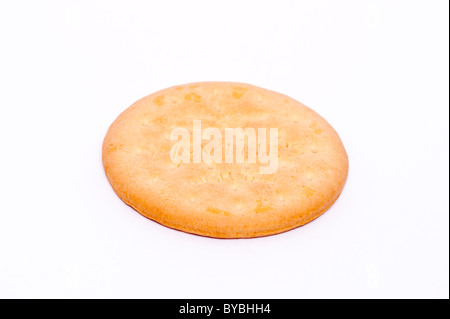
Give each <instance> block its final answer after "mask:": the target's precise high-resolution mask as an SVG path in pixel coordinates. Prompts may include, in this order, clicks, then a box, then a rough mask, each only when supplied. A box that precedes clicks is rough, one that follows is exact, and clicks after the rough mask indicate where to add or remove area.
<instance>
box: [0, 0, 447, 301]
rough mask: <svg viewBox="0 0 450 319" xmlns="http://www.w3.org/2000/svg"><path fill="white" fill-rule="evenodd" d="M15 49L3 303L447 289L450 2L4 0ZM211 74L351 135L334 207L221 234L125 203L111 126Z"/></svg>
mask: <svg viewBox="0 0 450 319" xmlns="http://www.w3.org/2000/svg"><path fill="white" fill-rule="evenodd" d="M0 41H1V42H0V46H1V48H0V87H1V92H0V106H1V116H0V141H1V146H2V151H1V157H0V162H1V165H0V194H1V203H0V297H2V298H23V297H31V298H34V297H39V298H47V297H48V298H50V297H58V298H79V297H85V298H97V297H98V298H100V297H101V298H131V297H133V298H134V297H136V298H207V297H210V298H219V297H221V298H317V297H318V298H372V297H373V298H422V297H425V298H448V297H449V195H448V191H449V180H448V176H449V175H448V174H449V170H448V165H449V148H448V143H449V141H448V136H449V121H448V116H449V107H448V105H449V101H448V84H449V83H448V82H449V81H448V68H449V65H448V2H447V1H438V0H435V1H398V0H397V1H360V0H355V1H312V0H311V1H279V0H277V1H139V2H138V1H53V2H49V1H27V2H25V1H2V2H0ZM208 80H223V81H237V82H247V83H251V84H254V85H258V86H262V87H265V88H268V89H272V90H275V91H278V92H281V93H284V94H287V95H290V96H291V97H293V98H295V99H297V100H299V101H301V102H303V103H304V104H306V105H308V106H310V107H311V108H313V109H315V110H316V111H317V112H318V113H319V114H321V115H322V116H323V117H325V118H326V119H327V120H328V121H329V122H330V123H331V124H332V125H333V126H334V127H335V129H336V130H337V131H338V132H339V134H340V136H341V138H342V140H343V141H344V144H345V146H346V148H347V151H348V154H349V158H350V175H349V178H348V181H347V185H346V187H345V189H344V192H343V193H342V196H341V197H340V199H339V200H338V201H337V202H336V204H335V205H334V206H333V207H332V208H331V209H330V210H329V211H328V212H327V213H326V214H325V215H323V216H322V217H320V218H319V219H317V220H316V221H314V222H312V223H310V224H308V225H307V226H304V227H302V228H298V229H296V230H293V231H290V232H287V233H284V234H280V235H277V236H271V237H267V238H260V239H252V240H217V239H209V238H203V237H198V236H193V235H189V234H185V233H182V232H178V231H174V230H171V229H168V228H165V227H163V226H161V225H159V224H157V223H154V222H152V221H150V220H148V219H146V218H144V217H141V216H140V215H139V214H137V213H135V212H134V211H133V210H132V209H131V208H129V207H128V206H126V205H124V204H123V203H122V202H121V200H120V199H119V198H118V197H117V196H116V195H115V194H114V192H113V191H112V189H111V187H110V186H109V184H108V182H107V180H106V178H105V176H104V173H103V168H102V164H101V144H102V140H103V137H104V134H105V133H106V130H107V128H108V126H109V125H110V123H111V122H112V121H113V120H114V119H115V118H116V116H118V115H119V113H120V112H122V111H123V110H124V109H125V108H126V107H128V106H129V105H130V104H131V103H133V102H134V101H135V100H137V99H139V98H141V97H143V96H145V95H147V94H150V93H152V92H154V91H157V90H160V89H163V88H166V87H168V86H172V85H176V84H182V83H187V82H195V81H208Z"/></svg>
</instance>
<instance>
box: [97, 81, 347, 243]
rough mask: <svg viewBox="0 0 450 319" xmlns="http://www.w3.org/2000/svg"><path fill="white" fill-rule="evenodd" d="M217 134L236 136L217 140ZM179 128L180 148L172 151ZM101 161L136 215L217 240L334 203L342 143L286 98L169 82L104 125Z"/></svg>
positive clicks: (343, 163)
mask: <svg viewBox="0 0 450 319" xmlns="http://www.w3.org/2000/svg"><path fill="white" fill-rule="evenodd" d="M199 128H201V131H200V132H198V129H199ZM207 129H210V130H209V131H208V130H207ZM234 129H237V130H234ZM239 129H241V130H239ZM247 129H248V130H247ZM259 129H260V130H259ZM270 129H273V130H272V131H271V130H270ZM227 130H228V132H231V133H233V132H234V133H237V132H240V133H241V134H240V135H239V134H236V136H234V137H233V135H230V136H231V139H230V140H227V139H226V135H227V134H228V133H226V131H227ZM205 131H207V132H209V133H211V134H209V135H208V134H207V133H206V135H205ZM183 132H184V134H185V135H186V136H185V137H186V139H189V145H187V144H184V145H185V146H186V145H187V146H186V147H185V148H183V147H181V148H180V147H179V146H180V143H181V141H184V142H187V140H186V141H185V140H183V138H184V137H183V135H182V134H181V133H183ZM242 132H244V133H248V134H242ZM213 133H217V134H216V135H213ZM231 133H230V134H231ZM263 133H264V134H263ZM272 133H273V135H272ZM276 133H277V134H276ZM180 134H181V135H180ZM199 134H200V135H199ZM263 135H265V136H263ZM199 136H200V137H199ZM205 136H206V137H210V139H208V138H205ZM180 137H182V138H180ZM264 137H266V139H265V140H264ZM255 139H256V144H252V143H253V142H255ZM213 140H215V141H216V142H217V143H215V144H214V148H212V147H211V145H212V144H211V143H212V141H213ZM230 141H231V144H230ZM272 142H273V145H271V144H270V143H272ZM208 144H209V145H208ZM275 144H277V146H276V149H275V146H274V145H275ZM177 145H178V148H177ZM238 145H239V146H240V149H238ZM242 145H244V147H243V148H242ZM271 146H273V149H272V151H273V154H270V155H271V156H272V157H271V158H272V159H273V162H270V160H269V159H268V154H269V151H270V150H271V148H270V147H271ZM264 150H265V152H264ZM199 151H200V155H199V153H198V152H199ZM216 151H217V152H216ZM274 153H277V154H276V157H275V156H274ZM242 155H243V157H242ZM183 156H184V157H183ZM214 156H215V157H214ZM227 156H228V158H227ZM242 158H243V159H244V162H242ZM239 159H240V160H239ZM230 160H231V161H230ZM103 165H104V168H105V172H106V176H107V178H108V180H109V182H110V183H111V185H112V187H113V189H114V191H115V192H116V193H117V195H118V196H119V197H120V198H121V199H122V200H123V201H124V202H125V203H127V204H128V205H130V206H131V207H133V208H134V209H135V210H136V211H138V212H139V213H141V214H142V215H144V216H146V217H148V218H150V219H152V220H154V221H156V222H158V223H160V224H163V225H165V226H168V227H171V228H175V229H178V230H182V231H185V232H189V233H194V234H198V235H204V236H210V237H219V238H249V237H258V236H265V235H271V234H276V233H280V232H284V231H287V230H290V229H293V228H295V227H298V226H301V225H304V224H306V223H308V222H309V221H311V220H313V219H315V218H316V217H318V216H319V215H321V214H322V213H323V212H325V211H326V210H327V209H328V208H329V207H330V206H331V205H332V204H333V203H334V202H335V200H336V199H337V198H338V196H339V195H340V193H341V191H342V189H343V187H344V184H345V181H346V178H347V173H348V157H347V153H346V151H345V149H344V146H343V144H342V142H341V140H340V138H339V136H338V134H337V133H336V132H335V131H334V129H333V128H332V127H331V126H330V125H329V124H328V123H327V122H326V121H325V120H324V119H323V118H322V117H321V116H319V115H318V114H317V113H315V112H314V111H312V110H311V109H310V108H308V107H306V106H304V105H303V104H301V103H300V102H297V101H295V100H294V99H292V98H290V97H288V96H285V95H282V94H279V93H276V92H273V91H269V90H266V89H263V88H259V87H255V86H252V85H248V84H242V83H228V82H204V83H192V84H186V85H180V86H175V87H171V88H168V89H165V90H162V91H159V92H156V93H154V94H151V95H149V96H147V97H145V98H143V99H141V100H139V101H137V102H135V103H134V104H133V105H132V106H130V107H129V108H128V109H126V110H125V111H124V112H123V113H122V114H121V115H120V116H119V117H118V118H117V119H116V120H115V121H114V123H113V124H112V125H111V127H110V128H109V130H108V132H107V134H106V137H105V140H104V143H103ZM269 166H270V167H269Z"/></svg>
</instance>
